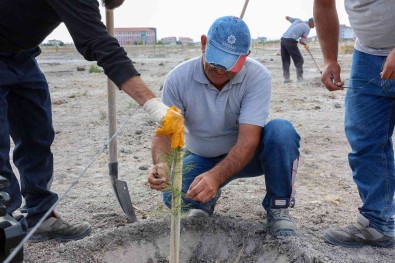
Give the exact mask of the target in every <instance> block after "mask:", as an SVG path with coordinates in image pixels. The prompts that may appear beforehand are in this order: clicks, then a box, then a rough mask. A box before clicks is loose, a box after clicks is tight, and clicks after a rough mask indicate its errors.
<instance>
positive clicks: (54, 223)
mask: <svg viewBox="0 0 395 263" xmlns="http://www.w3.org/2000/svg"><path fill="white" fill-rule="evenodd" d="M91 232H92V227H91V225H90V224H89V223H87V222H81V223H75V224H70V223H68V222H66V221H65V220H63V219H62V218H61V217H60V216H59V215H58V214H57V213H55V212H53V213H52V216H51V217H50V218H48V219H47V220H45V221H44V222H43V223H42V224H41V226H39V228H38V229H37V231H36V232H35V233H34V234H33V235H32V236H31V237H30V239H29V241H31V242H41V241H45V240H49V239H55V240H59V241H71V240H78V239H82V238H84V237H86V236H88V235H89V234H90V233H91Z"/></svg>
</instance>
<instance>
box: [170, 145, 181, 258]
mask: <svg viewBox="0 0 395 263" xmlns="http://www.w3.org/2000/svg"><path fill="white" fill-rule="evenodd" d="M182 154H183V153H182V149H181V148H177V149H176V150H175V151H174V155H173V160H172V166H171V169H170V182H171V189H172V199H171V226H170V263H179V262H180V232H181V228H180V221H181V204H182V203H181V193H182Z"/></svg>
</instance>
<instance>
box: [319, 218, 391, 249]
mask: <svg viewBox="0 0 395 263" xmlns="http://www.w3.org/2000/svg"><path fill="white" fill-rule="evenodd" d="M324 238H325V241H326V242H328V243H330V244H332V245H335V246H343V247H362V246H375V247H385V248H391V247H395V237H390V236H385V235H383V234H381V233H380V232H379V231H377V230H376V229H374V228H372V227H369V220H368V219H367V218H366V217H364V216H363V215H361V214H360V215H359V216H358V219H357V222H356V223H355V224H353V225H348V226H346V227H344V228H340V227H334V228H331V229H328V230H327V231H326V232H325V234H324Z"/></svg>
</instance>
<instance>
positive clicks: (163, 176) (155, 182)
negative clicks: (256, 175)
mask: <svg viewBox="0 0 395 263" xmlns="http://www.w3.org/2000/svg"><path fill="white" fill-rule="evenodd" d="M168 170H169V168H168V167H167V164H166V163H158V164H155V165H153V166H152V167H151V168H150V170H149V173H148V186H149V187H150V188H151V189H155V190H158V191H163V190H165V188H166V186H167V182H168V176H167V174H168Z"/></svg>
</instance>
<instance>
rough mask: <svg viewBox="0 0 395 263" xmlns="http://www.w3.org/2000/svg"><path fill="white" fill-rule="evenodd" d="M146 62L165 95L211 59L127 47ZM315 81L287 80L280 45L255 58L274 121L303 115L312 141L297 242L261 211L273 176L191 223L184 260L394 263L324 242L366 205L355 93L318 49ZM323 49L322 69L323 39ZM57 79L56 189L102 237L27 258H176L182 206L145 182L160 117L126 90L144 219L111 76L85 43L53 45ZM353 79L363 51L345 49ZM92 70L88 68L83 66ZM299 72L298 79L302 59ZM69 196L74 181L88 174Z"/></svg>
mask: <svg viewBox="0 0 395 263" xmlns="http://www.w3.org/2000/svg"><path fill="white" fill-rule="evenodd" d="M126 50H127V52H128V55H129V56H130V57H131V58H132V59H133V60H134V62H135V67H136V68H137V69H138V70H139V72H140V73H141V74H142V77H143V79H144V80H145V81H146V82H147V84H148V85H149V87H151V89H153V90H154V92H155V93H156V94H158V95H159V94H160V87H161V85H162V83H163V80H164V78H165V76H166V74H167V72H169V70H171V69H172V68H173V67H174V66H176V65H177V64H179V63H180V62H182V61H184V60H187V59H190V58H192V57H195V56H198V55H200V47H189V48H186V47H184V48H181V47H143V46H138V47H137V46H135V47H127V48H126ZM301 51H302V53H303V55H304V58H305V66H304V70H305V78H306V79H307V80H308V82H306V83H296V82H294V83H291V84H283V78H282V70H281V57H280V56H279V44H278V43H270V44H266V45H260V46H254V48H253V50H252V53H251V55H250V57H252V58H255V59H256V60H258V61H260V62H261V63H262V64H264V65H265V66H266V67H268V69H269V70H270V71H271V73H272V76H273V94H272V104H271V113H270V116H269V117H270V119H272V118H284V119H288V120H290V121H292V123H293V124H294V126H295V127H296V129H297V131H298V132H299V134H300V136H301V138H302V139H301V146H300V154H301V155H300V164H299V169H298V175H297V181H296V189H297V203H296V206H295V208H294V209H292V211H291V215H292V217H293V218H294V220H295V222H296V224H297V226H298V231H299V236H298V237H294V238H278V239H276V238H273V237H272V236H270V235H269V234H268V233H267V232H266V226H265V223H264V222H265V220H266V213H265V212H264V210H263V209H262V207H261V201H262V197H263V195H264V192H265V182H264V178H263V177H259V178H254V179H245V180H237V181H234V182H232V183H231V184H229V185H227V186H226V187H225V188H224V189H223V192H222V197H221V199H220V200H219V202H218V205H217V206H216V210H215V214H214V216H213V217H212V218H210V219H209V220H207V221H193V220H190V219H187V218H185V217H184V218H183V219H182V232H181V254H180V255H181V262H336V263H337V262H382V263H385V262H388V263H389V262H394V249H377V248H371V247H365V248H362V249H347V248H341V247H334V246H331V245H329V244H326V243H325V242H324V241H323V238H322V236H323V232H324V230H325V229H326V228H328V227H330V226H334V225H345V224H349V223H351V222H354V220H355V218H356V215H357V206H358V205H359V203H360V200H359V197H358V193H357V190H356V187H355V185H354V183H353V181H352V178H351V173H350V169H349V167H348V163H347V154H348V151H349V146H348V144H347V142H346V138H345V136H344V132H343V114H344V112H343V111H344V107H343V99H344V94H345V92H344V91H338V92H333V93H331V92H329V91H327V90H326V89H325V88H324V86H323V85H322V84H321V82H320V74H319V72H318V70H317V67H316V65H315V64H314V61H313V60H312V58H311V57H310V55H309V54H308V53H307V52H306V51H305V50H304V49H301ZM311 52H312V54H313V56H314V58H315V59H316V60H317V62H318V64H319V65H320V66H321V67H322V55H321V53H320V50H319V47H318V44H312V45H311ZM38 61H39V64H40V66H41V68H42V70H43V72H44V73H45V74H46V77H47V79H48V82H49V85H50V89H51V94H52V100H53V118H54V127H55V131H56V138H55V143H54V145H53V152H54V157H55V174H54V181H53V184H52V190H53V191H55V192H57V193H58V194H59V196H60V197H62V200H61V202H60V203H59V205H58V207H57V210H58V211H59V212H60V214H61V215H62V216H63V217H64V218H65V219H67V220H70V221H75V222H77V221H82V220H84V221H88V222H89V223H90V224H91V225H92V227H93V232H92V234H91V235H90V236H89V237H87V238H85V239H83V240H79V241H73V242H68V243H61V242H56V241H47V242H43V243H28V244H25V246H24V258H25V262H37V263H38V262H45V263H65V262H69V263H75V262H143V263H145V262H168V258H167V256H168V251H169V227H170V220H169V219H170V213H169V211H168V210H167V209H166V208H165V207H164V205H163V203H162V201H161V194H160V193H159V192H156V191H153V190H151V189H150V188H149V187H147V186H146V185H145V182H146V175H147V169H148V168H149V167H150V165H151V157H150V143H151V135H152V133H153V131H154V129H155V127H156V126H155V124H154V123H152V122H151V121H149V119H148V116H147V114H146V113H145V112H144V111H143V110H142V109H141V107H138V105H137V104H136V103H135V102H134V101H132V100H131V99H129V97H128V96H127V95H125V94H123V93H122V92H117V119H118V128H120V127H122V130H121V131H120V134H119V135H118V140H117V144H118V161H119V177H120V179H121V180H123V181H126V182H127V184H128V187H129V192H130V195H131V199H132V203H133V205H134V206H135V212H136V215H137V219H138V222H136V223H130V222H129V221H128V220H127V218H126V216H125V214H124V213H123V211H122V210H121V208H120V206H119V205H118V203H117V200H116V199H115V196H114V193H113V191H112V188H111V185H110V181H109V176H108V150H107V149H106V145H107V144H108V118H107V116H108V114H107V82H106V76H105V75H104V74H103V73H89V72H88V71H89V67H90V66H91V65H95V63H94V62H88V61H85V60H84V59H83V57H82V56H81V55H79V54H78V53H77V52H76V50H75V49H74V47H59V48H58V50H56V49H55V48H49V47H44V48H43V53H42V54H41V55H40V56H39V57H38ZM340 62H341V64H342V66H343V71H342V75H343V79H344V80H347V78H348V73H349V69H350V62H351V55H350V54H345V55H340ZM77 67H84V68H85V71H77ZM291 76H292V78H293V79H294V80H295V79H296V76H295V69H294V67H293V66H292V68H291ZM78 178H79V180H78V183H77V184H75V185H74V186H73V187H72V188H71V190H70V191H69V192H68V193H67V195H66V196H64V193H65V191H67V190H68V189H69V188H70V186H71V185H72V184H73V183H74V182H75V181H76V180H77V179H78Z"/></svg>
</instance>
